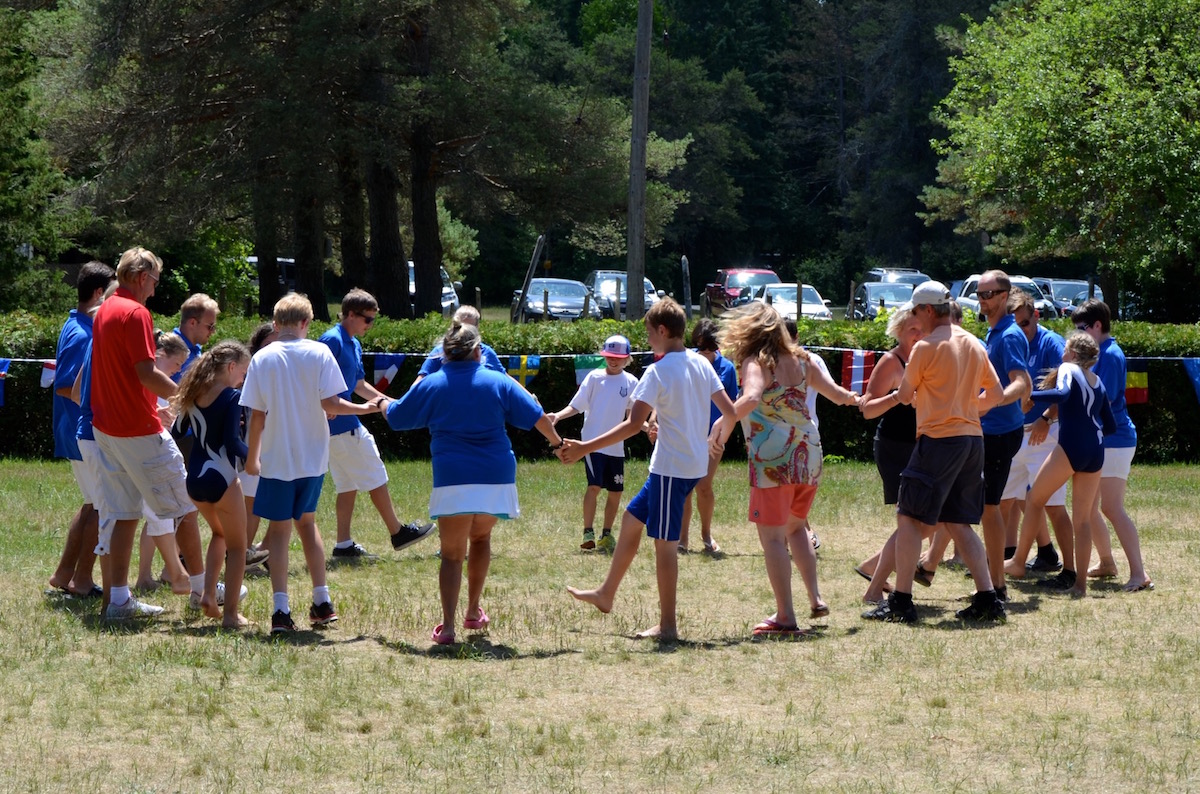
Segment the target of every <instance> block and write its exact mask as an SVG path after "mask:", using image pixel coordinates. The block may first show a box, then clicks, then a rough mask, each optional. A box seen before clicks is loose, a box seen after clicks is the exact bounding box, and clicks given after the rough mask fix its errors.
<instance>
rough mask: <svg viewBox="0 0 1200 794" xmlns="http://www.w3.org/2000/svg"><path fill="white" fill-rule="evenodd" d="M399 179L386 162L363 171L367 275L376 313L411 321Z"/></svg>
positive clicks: (372, 163)
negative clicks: (367, 217)
mask: <svg viewBox="0 0 1200 794" xmlns="http://www.w3.org/2000/svg"><path fill="white" fill-rule="evenodd" d="M399 191H400V179H399V177H397V176H396V169H395V168H393V167H392V165H391V164H390V163H386V162H383V161H381V160H378V159H376V160H373V161H371V164H370V166H368V168H367V206H368V207H369V213H370V220H371V276H370V282H369V283H372V284H373V285H374V294H375V299H376V300H377V301H379V310H380V311H381V312H383V313H384V314H386V315H387V316H388V317H392V318H394V319H397V320H407V319H411V318H412V316H413V315H412V299H411V298H410V297H409V294H408V260H407V258H406V257H405V256H404V241H403V240H402V239H400V203H399V200H398V194H399Z"/></svg>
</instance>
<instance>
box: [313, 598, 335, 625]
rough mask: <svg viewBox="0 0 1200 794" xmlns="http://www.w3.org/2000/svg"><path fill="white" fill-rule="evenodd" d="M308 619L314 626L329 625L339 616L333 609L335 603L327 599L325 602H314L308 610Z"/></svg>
mask: <svg viewBox="0 0 1200 794" xmlns="http://www.w3.org/2000/svg"><path fill="white" fill-rule="evenodd" d="M308 619H309V620H311V621H312V624H313V625H314V626H327V625H329V624H330V623H333V622H334V621H336V620H337V619H338V616H337V612H334V611H333V603H332V602H330V601H326V602H325V603H324V604H313V605H312V607H311V608H310V609H309V610H308Z"/></svg>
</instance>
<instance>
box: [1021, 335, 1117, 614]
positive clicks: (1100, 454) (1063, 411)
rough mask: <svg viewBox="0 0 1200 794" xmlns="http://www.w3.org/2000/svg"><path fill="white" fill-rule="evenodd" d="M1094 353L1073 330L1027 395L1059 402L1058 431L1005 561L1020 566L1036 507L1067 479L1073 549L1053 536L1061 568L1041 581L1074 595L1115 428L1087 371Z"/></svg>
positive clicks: (1099, 386)
mask: <svg viewBox="0 0 1200 794" xmlns="http://www.w3.org/2000/svg"><path fill="white" fill-rule="evenodd" d="M1099 356H1100V348H1099V346H1097V344H1096V341H1095V340H1094V339H1092V338H1091V337H1090V336H1089V335H1088V334H1085V333H1084V332H1082V331H1075V332H1074V333H1072V334H1071V335H1070V336H1069V337H1068V338H1067V342H1066V349H1065V350H1064V351H1063V363H1062V364H1061V365H1060V366H1059V367H1058V368H1057V369H1055V370H1051V371H1050V372H1048V373H1047V374H1046V376H1045V377H1044V378H1042V382H1041V389H1042V390H1041V391H1034V392H1033V394H1032V395H1031V399H1032V400H1035V401H1037V400H1040V401H1043V402H1046V401H1048V402H1052V403H1055V404H1057V405H1058V406H1059V410H1058V423H1059V425H1060V427H1061V430H1060V431H1059V434H1058V444H1056V445H1055V447H1054V449H1053V450H1051V452H1050V456H1049V457H1048V458H1046V462H1045V463H1043V464H1042V467H1041V468H1040V469H1038V473H1037V477H1036V478H1034V481H1033V486H1032V487H1031V488H1030V489H1029V496H1028V497H1026V505H1027V507H1026V510H1025V519H1024V520H1023V521H1022V522H1021V534H1020V537H1019V540H1018V543H1017V555H1016V556H1015V557H1014V558H1013V559H1012V560H1010V561H1009V565H1010V566H1012V568H1014V569H1018V570H1021V569H1024V567H1025V563H1024V559H1025V557H1026V555H1028V554H1029V547H1030V546H1031V545H1032V544H1033V539H1034V536H1035V535H1036V534H1037V520H1036V519H1037V515H1038V511H1039V510H1042V509H1044V508H1045V506H1046V503H1047V502H1048V500H1049V499H1050V497H1051V496H1052V495H1053V494H1054V493H1055V492H1056V491H1057V490H1058V489H1060V488H1062V487H1063V486H1064V485H1066V483H1067V480H1070V481H1071V512H1073V513H1074V514H1075V516H1074V521H1073V524H1074V538H1073V544H1074V547H1073V548H1069V547H1068V546H1069V544H1071V543H1072V539H1070V538H1068V537H1067V536H1060V537H1059V545H1060V546H1063V560H1064V561H1065V562H1064V567H1063V570H1062V572H1061V573H1060V574H1059V575H1058V576H1056V577H1054V578H1053V579H1049V580H1043V581H1044V582H1045V586H1046V587H1048V588H1050V589H1053V590H1069V591H1070V594H1071V595H1072V596H1076V597H1082V596H1083V595H1085V594H1086V592H1087V577H1085V576H1079V575H1078V573H1077V572H1079V571H1085V570H1087V565H1088V561H1089V560H1090V559H1091V556H1092V529H1091V521H1092V515H1091V514H1092V505H1093V504H1094V503H1095V501H1096V496H1097V495H1098V493H1099V489H1100V479H1101V470H1102V469H1103V468H1104V458H1105V453H1104V437H1105V436H1106V435H1111V434H1112V432H1113V431H1114V430H1116V422H1115V420H1114V419H1113V413H1112V408H1111V407H1110V405H1109V401H1108V395H1107V393H1106V392H1105V389H1104V383H1103V382H1102V381H1101V380H1100V377H1099V376H1098V375H1096V373H1095V372H1092V371H1090V370H1091V367H1092V366H1093V365H1094V364H1095V363H1096V359H1097V358H1098V357H1099Z"/></svg>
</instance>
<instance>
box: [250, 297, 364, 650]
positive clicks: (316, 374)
mask: <svg viewBox="0 0 1200 794" xmlns="http://www.w3.org/2000/svg"><path fill="white" fill-rule="evenodd" d="M312 318H313V311H312V304H311V303H309V301H308V298H306V297H305V296H303V295H299V294H297V293H294V292H293V293H290V294H288V295H284V296H283V297H282V298H280V299H279V302H278V303H276V304H275V311H274V317H273V319H274V324H275V330H276V331H277V332H278V333H279V338H278V340H277V341H276V342H275V343H274V344H271V345H268V346H267V347H264V348H263V349H262V350H260V351H259V353H258V355H256V356H254V357H253V358H252V359H251V360H250V369H249V371H248V372H247V373H246V382H245V384H244V385H243V386H242V398H241V404H242V405H244V406H246V407H247V408H249V409H251V410H250V430H249V434H248V436H249V437H248V440H247V446H248V447H249V449H250V451H249V454H248V455H247V457H246V472H247V473H249V474H257V475H259V482H258V492H257V493H256V494H255V496H254V514H255V515H257V516H260V517H262V518H265V519H267V521H268V522H269V524H268V526H267V544H268V547H269V548H270V551H271V556H270V559H271V590H272V591H273V600H274V612H273V614H272V615H271V633H272V634H282V633H288V632H292V631H295V630H296V624H295V623H293V622H292V612H291V608H290V605H289V603H288V591H287V578H288V543H289V542H290V541H291V537H292V521H293V520H294V521H295V522H296V533H297V534H298V535H299V536H300V544H301V546H302V547H303V548H304V559H305V562H307V563H308V572H309V574H310V575H311V576H312V584H313V603H312V608H311V609H310V610H309V613H308V615H309V619H310V620H311V621H312V624H313V626H324V625H326V624H329V623H332V622H334V621H335V620H337V619H338V616H337V612H336V611H334V608H333V601H332V600H331V599H330V597H329V587H328V585H327V584H326V581H325V546H324V544H323V543H322V542H321V533H320V532H319V531H318V530H317V521H316V510H317V501H318V500H319V499H320V497H321V484H322V483H323V482H324V480H325V472H326V471H328V469H329V423H328V422H327V421H326V419H325V416H326V414H336V415H342V414H354V415H356V416H363V415H366V414H371V413H378V412H379V400H372V401H371V402H368V403H351V402H347V401H346V400H343V399H342V398H341V397H339V396H338V395H340V394H341V393H342V392H344V391H346V381H345V380H344V379H343V378H342V373H341V370H340V369H338V364H337V360H336V359H334V357H333V354H332V353H330V352H329V348H328V347H326V346H325V345H323V344H321V343H320V342H317V341H315V340H312V339H306V338H305V336H306V335H307V334H308V326H309V323H311V322H312Z"/></svg>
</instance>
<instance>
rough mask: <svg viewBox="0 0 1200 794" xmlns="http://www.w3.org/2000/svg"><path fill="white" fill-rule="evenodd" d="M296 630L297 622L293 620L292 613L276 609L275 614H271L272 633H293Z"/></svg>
mask: <svg viewBox="0 0 1200 794" xmlns="http://www.w3.org/2000/svg"><path fill="white" fill-rule="evenodd" d="M295 630H296V624H295V623H293V622H292V613H291V612H284V611H283V610H282V609H277V610H275V614H274V615H271V633H272V634H291V633H292V632H293V631H295Z"/></svg>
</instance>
